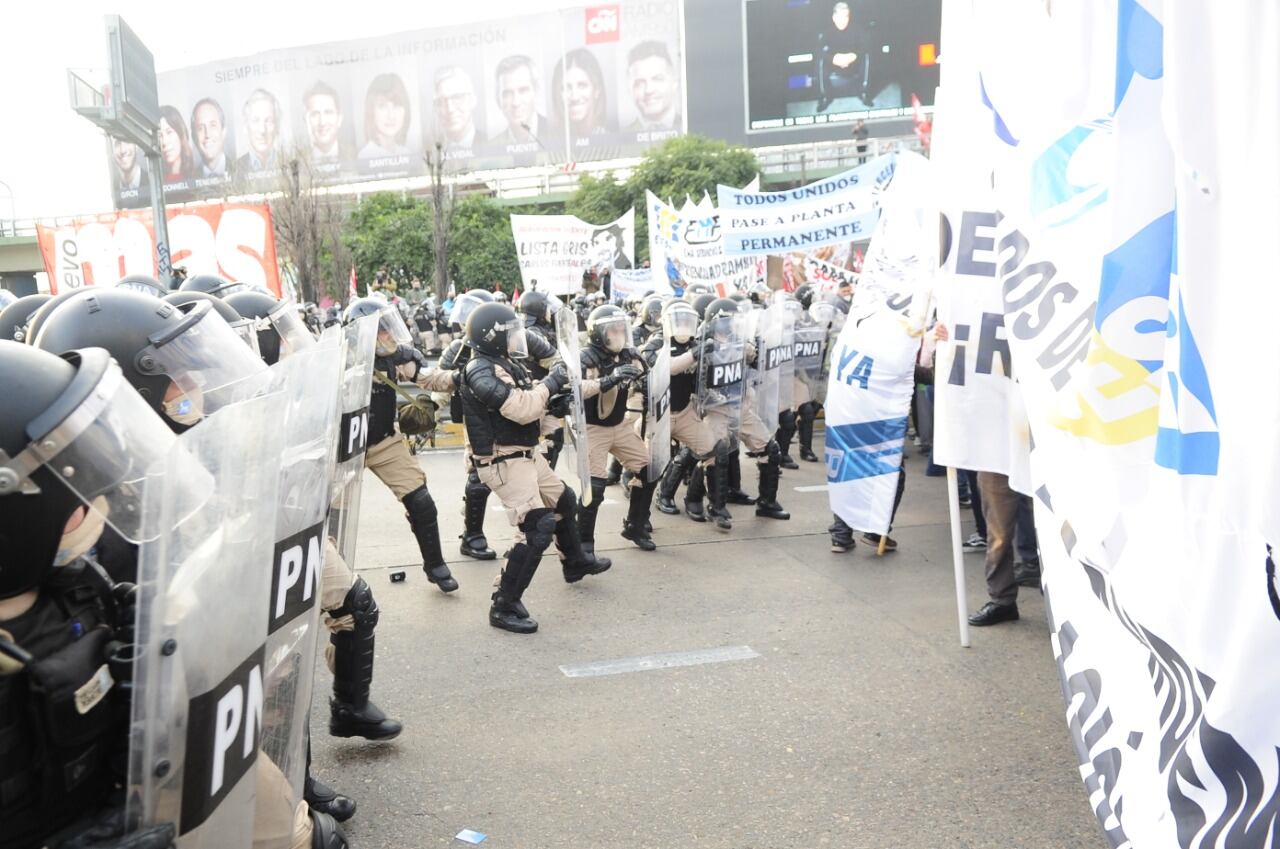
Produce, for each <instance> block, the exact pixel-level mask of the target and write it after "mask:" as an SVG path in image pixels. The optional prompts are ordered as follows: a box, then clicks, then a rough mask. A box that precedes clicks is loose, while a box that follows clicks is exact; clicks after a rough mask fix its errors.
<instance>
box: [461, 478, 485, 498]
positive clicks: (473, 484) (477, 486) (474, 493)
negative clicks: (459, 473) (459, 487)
mask: <svg viewBox="0 0 1280 849" xmlns="http://www.w3.org/2000/svg"><path fill="white" fill-rule="evenodd" d="M488 495H489V487H488V485H487V484H485V483H483V482H482V481H481V480H480V477H479V476H478V475H477V474H476V473H475V472H472V473H471V474H470V475H468V476H467V485H466V489H465V490H464V496H463V497H465V498H467V499H472V498H485V497H486V496H488Z"/></svg>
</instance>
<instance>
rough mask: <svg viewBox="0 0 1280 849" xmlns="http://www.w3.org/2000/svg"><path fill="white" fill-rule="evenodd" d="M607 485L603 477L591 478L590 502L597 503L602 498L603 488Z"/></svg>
mask: <svg viewBox="0 0 1280 849" xmlns="http://www.w3.org/2000/svg"><path fill="white" fill-rule="evenodd" d="M607 485H608V481H607V480H605V479H604V478H592V479H591V503H592V504H599V503H600V502H601V501H603V500H604V488H605V486H607Z"/></svg>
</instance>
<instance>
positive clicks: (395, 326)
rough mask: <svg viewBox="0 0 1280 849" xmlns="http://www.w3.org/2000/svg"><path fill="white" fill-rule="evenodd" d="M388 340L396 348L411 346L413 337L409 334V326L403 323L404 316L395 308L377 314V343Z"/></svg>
mask: <svg viewBox="0 0 1280 849" xmlns="http://www.w3.org/2000/svg"><path fill="white" fill-rule="evenodd" d="M384 339H390V340H392V341H394V342H395V344H396V346H397V347H399V346H400V345H410V346H412V345H413V336H412V335H410V333H409V325H407V324H405V323H404V316H402V315H400V311H399V310H398V309H396V308H395V307H390V306H389V307H387V308H386V309H384V310H383V311H382V312H380V313H378V341H383V340H384Z"/></svg>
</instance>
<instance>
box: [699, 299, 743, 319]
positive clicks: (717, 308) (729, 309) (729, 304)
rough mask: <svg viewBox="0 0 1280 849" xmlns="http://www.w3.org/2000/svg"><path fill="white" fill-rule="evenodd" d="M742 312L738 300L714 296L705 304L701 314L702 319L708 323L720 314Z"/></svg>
mask: <svg viewBox="0 0 1280 849" xmlns="http://www.w3.org/2000/svg"><path fill="white" fill-rule="evenodd" d="M740 312H742V309H741V307H739V306H738V302H737V301H735V300H733V299H732V298H716V299H715V300H714V301H712V302H711V303H709V304H707V309H706V312H705V313H704V314H703V316H702V320H703V321H704V322H706V323H708V324H710V323H711V322H713V321H715V319H716V318H717V317H719V316H720V315H721V314H728V315H737V314H738V313H740Z"/></svg>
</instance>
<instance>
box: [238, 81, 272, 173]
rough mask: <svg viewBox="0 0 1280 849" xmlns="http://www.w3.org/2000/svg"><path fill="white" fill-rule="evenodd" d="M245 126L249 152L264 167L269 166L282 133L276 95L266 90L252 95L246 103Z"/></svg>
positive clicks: (257, 91)
mask: <svg viewBox="0 0 1280 849" xmlns="http://www.w3.org/2000/svg"><path fill="white" fill-rule="evenodd" d="M244 126H245V132H246V133H247V135H248V139H249V150H250V151H252V152H253V154H254V155H255V156H256V157H257V158H258V161H259V162H261V163H262V164H263V165H264V166H265V165H267V164H269V162H270V160H271V159H272V157H273V154H274V153H275V148H276V141H277V139H278V138H279V133H280V103H279V101H277V100H276V98H275V95H273V94H271V93H270V92H269V91H266V90H265V89H257V90H255V91H254V92H253V93H252V94H250V95H249V99H248V100H246V101H245V103H244Z"/></svg>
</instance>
